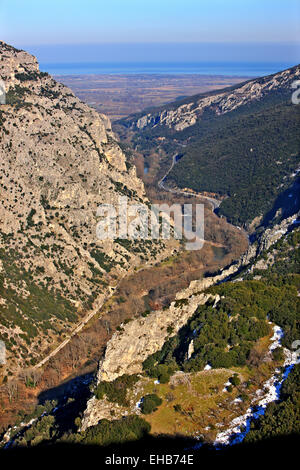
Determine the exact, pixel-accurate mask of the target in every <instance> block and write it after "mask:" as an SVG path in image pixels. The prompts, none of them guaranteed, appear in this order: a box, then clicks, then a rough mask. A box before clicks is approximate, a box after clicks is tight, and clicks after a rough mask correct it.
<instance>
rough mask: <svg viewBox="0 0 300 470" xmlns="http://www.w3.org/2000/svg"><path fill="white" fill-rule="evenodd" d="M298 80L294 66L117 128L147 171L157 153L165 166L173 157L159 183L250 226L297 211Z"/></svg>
mask: <svg viewBox="0 0 300 470" xmlns="http://www.w3.org/2000/svg"><path fill="white" fill-rule="evenodd" d="M299 76H300V67H299V66H295V67H292V68H290V69H288V70H284V71H282V72H278V73H276V74H273V75H270V76H267V77H262V78H257V79H254V80H249V81H247V82H245V83H242V84H239V85H237V86H234V87H229V88H224V89H223V90H217V91H214V92H209V93H205V94H200V95H195V96H192V97H189V98H186V99H184V100H182V101H179V102H178V101H177V102H174V103H171V104H168V105H167V106H164V107H161V108H157V109H152V110H149V112H147V113H140V114H138V115H133V116H129V117H128V118H125V119H123V120H121V121H119V122H118V123H117V125H116V130H117V131H118V132H119V134H120V135H122V136H123V137H125V138H127V140H129V141H130V142H131V145H132V146H133V147H134V148H135V150H136V151H137V152H139V153H140V154H143V155H144V156H146V159H147V165H148V166H150V168H151V160H153V156H154V155H156V156H157V155H159V159H160V162H161V166H162V167H164V168H165V167H166V165H167V163H166V162H169V163H168V165H169V166H170V164H171V160H172V158H173V157H174V156H175V155H176V164H175V165H174V166H173V168H172V170H171V171H170V173H169V174H168V175H167V177H166V178H165V179H164V185H166V184H167V185H168V186H169V187H177V188H188V189H189V190H192V191H196V192H200V193H204V194H205V193H210V194H211V195H213V196H215V197H217V198H219V199H220V200H221V205H220V208H219V213H220V214H221V215H225V216H226V217H227V218H228V220H229V221H231V222H233V223H235V224H239V225H243V226H244V227H246V228H247V229H253V228H256V227H258V226H259V225H260V224H261V225H266V223H267V222H269V220H270V219H272V218H274V216H276V214H277V216H278V215H281V216H282V215H283V214H284V215H285V216H287V215H289V214H291V213H293V212H296V211H297V209H298V208H299V199H298V198H297V191H298V190H299V187H298V183H297V173H298V169H299V149H300V138H299V132H298V126H299V106H297V105H294V104H293V103H292V100H291V98H292V93H293V91H294V90H293V89H292V84H293V82H294V81H295V80H297V79H299ZM159 175H160V176H162V175H161V173H159ZM158 179H159V178H158ZM278 220H279V218H278V219H277V221H278Z"/></svg>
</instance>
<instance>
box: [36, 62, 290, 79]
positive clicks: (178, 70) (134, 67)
mask: <svg viewBox="0 0 300 470" xmlns="http://www.w3.org/2000/svg"><path fill="white" fill-rule="evenodd" d="M293 65H295V64H291V63H284V62H266V63H262V62H256V63H255V62H224V63H222V62H173V63H162V62H144V63H141V62H139V63H137V62H131V63H125V62H119V63H115V62H111V63H103V62H80V63H75V62H68V63H62V62H61V63H53V62H52V63H46V62H42V63H41V64H40V70H41V71H43V72H48V73H50V74H51V75H88V74H108V75H127V74H133V75H136V74H163V75H182V74H198V75H226V76H236V77H238V76H241V77H259V76H263V75H269V74H272V73H275V72H278V71H280V70H284V69H287V68H289V67H292V66H293Z"/></svg>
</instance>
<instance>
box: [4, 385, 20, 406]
mask: <svg viewBox="0 0 300 470" xmlns="http://www.w3.org/2000/svg"><path fill="white" fill-rule="evenodd" d="M6 391H7V394H8V399H9V401H10V403H11V402H12V400H13V398H15V397H16V396H17V393H18V382H17V380H16V379H11V380H10V381H9V382H7V384H6Z"/></svg>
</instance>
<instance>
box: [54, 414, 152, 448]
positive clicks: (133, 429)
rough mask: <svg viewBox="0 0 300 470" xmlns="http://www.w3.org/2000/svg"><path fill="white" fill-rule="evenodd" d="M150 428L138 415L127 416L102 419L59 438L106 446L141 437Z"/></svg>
mask: <svg viewBox="0 0 300 470" xmlns="http://www.w3.org/2000/svg"><path fill="white" fill-rule="evenodd" d="M150 429H151V427H150V425H149V423H147V422H146V421H145V420H144V419H142V418H140V417H139V416H127V417H125V418H123V419H120V420H114V421H108V420H106V419H102V420H101V421H100V422H99V423H98V424H97V425H96V426H91V427H90V428H88V429H87V430H86V431H83V432H81V433H77V434H69V435H65V436H63V438H62V439H61V440H62V442H68V443H74V444H75V443H77V444H78V443H81V444H86V445H100V446H108V445H110V444H123V443H124V442H129V441H135V440H138V439H141V438H143V437H145V436H146V435H147V434H148V433H149V432H150Z"/></svg>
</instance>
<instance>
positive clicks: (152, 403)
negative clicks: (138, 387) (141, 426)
mask: <svg viewBox="0 0 300 470" xmlns="http://www.w3.org/2000/svg"><path fill="white" fill-rule="evenodd" d="M161 404H162V399H161V398H159V396H157V395H156V394H155V393H150V394H148V395H145V397H144V399H143V402H142V404H141V411H142V413H143V414H144V415H148V414H150V413H153V411H156V410H157V407H158V406H160V405H161Z"/></svg>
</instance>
